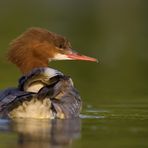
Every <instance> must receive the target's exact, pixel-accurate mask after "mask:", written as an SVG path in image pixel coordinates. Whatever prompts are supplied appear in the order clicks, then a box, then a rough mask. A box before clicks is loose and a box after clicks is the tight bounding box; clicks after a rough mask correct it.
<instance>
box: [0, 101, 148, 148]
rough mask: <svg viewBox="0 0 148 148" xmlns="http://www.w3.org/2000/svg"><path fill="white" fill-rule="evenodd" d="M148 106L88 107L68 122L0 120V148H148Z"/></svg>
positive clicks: (139, 104)
mask: <svg viewBox="0 0 148 148" xmlns="http://www.w3.org/2000/svg"><path fill="white" fill-rule="evenodd" d="M147 107H148V105H147V104H144V103H136V104H134V105H128V106H127V105H108V106H100V107H99V108H94V107H93V106H91V105H88V106H87V107H86V108H85V110H84V111H83V113H82V114H81V115H80V118H77V119H71V120H33V119H28V120H26V119H25V120H23V119H20V120H17V121H10V120H4V119H3V120H0V131H1V132H0V139H1V141H0V148H9V147H13V148H17V147H24V148H26V147H27V148H33V147H35V148H41V147H43V148H48V147H55V148H59V147H78V148H79V147H88V148H90V147H96V146H97V147H99V146H100V147H112V148H116V147H120V148H122V147H123V148H125V147H126V148H132V147H134V148H139V147H142V148H145V147H148V141H147V138H148V128H147V126H148V110H147Z"/></svg>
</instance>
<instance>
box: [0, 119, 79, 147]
mask: <svg viewBox="0 0 148 148" xmlns="http://www.w3.org/2000/svg"><path fill="white" fill-rule="evenodd" d="M0 124H1V125H0V131H1V132H2V131H3V132H4V131H5V132H6V131H7V132H10V131H11V132H15V133H16V134H17V139H16V141H17V146H18V147H22V148H26V147H27V148H33V147H35V148H41V147H44V148H46V147H67V146H70V145H71V144H72V142H73V140H75V139H77V138H79V137H80V131H81V121H80V119H79V118H77V119H69V120H50V121H49V120H42V121H41V120H34V119H29V120H26V119H19V120H17V121H16V120H15V121H12V122H11V121H8V122H7V124H6V122H4V121H3V122H2V121H1V122H0ZM9 146H11V145H9Z"/></svg>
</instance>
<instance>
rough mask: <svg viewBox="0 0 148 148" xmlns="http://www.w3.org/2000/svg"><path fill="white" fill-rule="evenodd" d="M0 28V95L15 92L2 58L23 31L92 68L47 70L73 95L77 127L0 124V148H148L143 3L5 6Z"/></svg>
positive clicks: (70, 123) (8, 1)
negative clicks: (39, 33)
mask: <svg viewBox="0 0 148 148" xmlns="http://www.w3.org/2000/svg"><path fill="white" fill-rule="evenodd" d="M26 8H27V10H26ZM0 22H1V23H0V69H1V70H0V89H4V88H6V87H10V86H16V85H17V80H18V78H19V77H20V75H21V74H20V72H19V71H18V69H17V68H16V67H15V66H14V65H11V64H10V63H9V62H8V61H7V60H6V56H5V55H6V52H7V48H8V44H9V42H10V41H11V40H12V39H14V38H15V37H17V36H18V35H19V34H20V33H22V32H23V31H24V30H26V28H28V27H32V26H37V27H43V28H47V29H48V30H50V31H53V32H57V33H59V34H62V35H64V36H66V37H67V38H68V39H69V40H70V41H71V43H72V46H73V48H74V49H75V50H77V51H79V52H80V53H82V54H86V55H89V56H92V57H95V58H98V60H99V64H96V63H87V62H80V61H79V62H78V61H68V62H67V61H62V62H61V61H60V62H52V63H50V67H53V68H56V69H58V70H60V71H62V72H63V73H65V74H67V75H70V76H71V77H72V79H73V81H74V83H75V86H76V88H77V89H78V90H79V91H80V94H81V96H82V99H83V110H82V114H81V116H80V119H74V120H51V121H47V120H46V121H44V120H42V121H39V120H19V121H11V120H2V119H1V120H0V148H10V147H12V148H19V147H24V148H38V147H39V148H41V147H43V148H44V147H45V148H46V147H56V148H60V147H73V148H79V147H84V148H87V147H88V148H91V147H94V148H96V147H97V148H98V147H101V148H106V147H112V148H145V147H148V140H147V139H148V27H147V26H148V1H146V0H74V1H72V0H62V1H59V0H50V1H49V0H44V1H40V0H38V1H36V0H29V1H20V0H13V1H12V0H5V1H0Z"/></svg>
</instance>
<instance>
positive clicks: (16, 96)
mask: <svg viewBox="0 0 148 148" xmlns="http://www.w3.org/2000/svg"><path fill="white" fill-rule="evenodd" d="M33 95H34V93H30V92H24V91H20V90H18V89H17V88H8V89H5V90H3V91H0V115H3V114H5V113H6V112H8V111H9V110H11V109H12V108H13V107H15V105H16V103H18V102H21V101H23V100H28V99H30V98H32V97H33Z"/></svg>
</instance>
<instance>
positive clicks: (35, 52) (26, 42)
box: [8, 28, 97, 74]
mask: <svg viewBox="0 0 148 148" xmlns="http://www.w3.org/2000/svg"><path fill="white" fill-rule="evenodd" d="M8 59H9V60H10V61H11V62H12V63H14V64H16V65H17V66H18V67H19V69H20V70H21V72H22V73H24V74H25V73H27V72H29V71H30V70H32V69H33V68H37V67H48V62H49V61H51V60H85V61H92V62H97V59H95V58H91V57H87V56H84V55H80V54H78V53H77V52H74V51H73V50H72V48H71V45H70V42H69V41H68V40H67V39H66V38H65V37H63V36H61V35H57V34H55V33H52V32H49V31H48V30H46V29H42V28H30V29H28V30H27V31H26V32H24V33H23V34H22V35H20V36H19V37H18V38H16V39H15V40H13V41H12V42H11V44H10V49H9V52H8Z"/></svg>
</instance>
